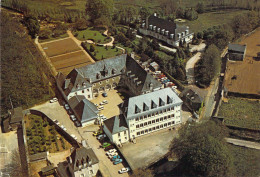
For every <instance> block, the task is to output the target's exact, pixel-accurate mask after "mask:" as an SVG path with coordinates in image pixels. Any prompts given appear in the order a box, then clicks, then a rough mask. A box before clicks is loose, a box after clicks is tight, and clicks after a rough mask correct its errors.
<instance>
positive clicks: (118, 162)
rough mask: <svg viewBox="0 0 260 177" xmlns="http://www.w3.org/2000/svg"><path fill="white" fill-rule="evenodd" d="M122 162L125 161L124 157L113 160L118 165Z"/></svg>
mask: <svg viewBox="0 0 260 177" xmlns="http://www.w3.org/2000/svg"><path fill="white" fill-rule="evenodd" d="M122 162H123V160H122V159H116V160H115V161H114V162H113V164H114V165H117V164H120V163H122Z"/></svg>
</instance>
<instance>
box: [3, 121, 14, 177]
mask: <svg viewBox="0 0 260 177" xmlns="http://www.w3.org/2000/svg"><path fill="white" fill-rule="evenodd" d="M15 150H18V139H17V134H16V131H11V132H8V133H2V131H1V126H0V172H2V173H3V174H6V175H7V176H8V170H9V169H8V167H7V165H8V164H9V163H10V162H11V161H12V160H11V159H12V151H15Z"/></svg>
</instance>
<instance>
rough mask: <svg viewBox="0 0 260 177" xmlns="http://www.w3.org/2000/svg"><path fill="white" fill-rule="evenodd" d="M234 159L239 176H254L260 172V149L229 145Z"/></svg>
mask: <svg viewBox="0 0 260 177" xmlns="http://www.w3.org/2000/svg"><path fill="white" fill-rule="evenodd" d="M228 146H229V150H230V151H231V154H232V155H233V159H234V168H235V171H236V174H234V176H238V177H249V176H250V177H253V176H258V175H259V174H260V166H259V162H260V151H259V150H256V149H249V148H243V147H238V146H234V145H228Z"/></svg>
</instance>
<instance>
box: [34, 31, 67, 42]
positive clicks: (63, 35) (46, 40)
mask: <svg viewBox="0 0 260 177" xmlns="http://www.w3.org/2000/svg"><path fill="white" fill-rule="evenodd" d="M66 37H69V35H68V34H67V33H65V34H62V35H60V36H59V37H56V38H53V37H51V38H49V39H39V42H40V43H42V42H48V41H52V40H57V39H62V38H66Z"/></svg>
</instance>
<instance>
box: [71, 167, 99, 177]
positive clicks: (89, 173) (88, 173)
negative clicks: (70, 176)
mask: <svg viewBox="0 0 260 177" xmlns="http://www.w3.org/2000/svg"><path fill="white" fill-rule="evenodd" d="M98 169H99V165H98V164H95V165H91V166H90V167H87V168H83V169H81V170H79V171H76V172H75V173H74V175H75V177H83V176H84V177H93V176H96V174H97V171H98Z"/></svg>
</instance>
